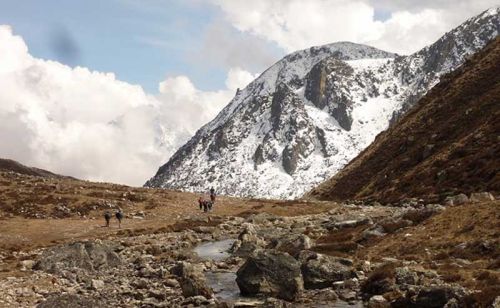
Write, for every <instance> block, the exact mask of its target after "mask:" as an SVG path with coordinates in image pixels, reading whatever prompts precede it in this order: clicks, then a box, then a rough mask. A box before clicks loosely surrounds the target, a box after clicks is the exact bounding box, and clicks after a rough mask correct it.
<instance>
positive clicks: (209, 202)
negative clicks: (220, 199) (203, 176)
mask: <svg viewBox="0 0 500 308" xmlns="http://www.w3.org/2000/svg"><path fill="white" fill-rule="evenodd" d="M212 205H214V203H213V202H212V201H208V200H207V207H208V210H209V211H212Z"/></svg>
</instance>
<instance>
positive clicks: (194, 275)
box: [0, 204, 498, 307]
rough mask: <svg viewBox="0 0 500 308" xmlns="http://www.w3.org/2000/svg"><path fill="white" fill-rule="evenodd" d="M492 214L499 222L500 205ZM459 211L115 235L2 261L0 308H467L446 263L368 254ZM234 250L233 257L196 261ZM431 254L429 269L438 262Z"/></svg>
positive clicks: (337, 210)
mask: <svg viewBox="0 0 500 308" xmlns="http://www.w3.org/2000/svg"><path fill="white" fill-rule="evenodd" d="M485 207H488V208H489V207H493V208H492V209H493V211H495V212H496V213H498V210H496V209H498V204H495V205H485ZM455 209H456V208H455ZM449 210H451V208H450V209H449ZM449 210H445V208H444V207H443V206H440V205H407V206H402V207H384V206H358V205H348V204H346V205H342V206H337V207H333V208H332V209H331V210H329V211H327V212H323V213H320V214H311V215H300V216H294V217H283V216H278V215H274V214H269V213H258V214H252V215H249V216H248V217H246V218H243V217H236V216H218V215H214V214H209V215H205V214H201V215H200V214H197V215H192V216H190V217H186V218H185V219H184V220H183V221H182V223H179V224H178V226H179V228H178V230H164V231H161V230H157V231H156V232H154V233H146V234H139V233H140V232H139V233H138V234H134V233H133V232H130V233H129V234H124V233H122V234H114V235H110V236H108V237H107V238H106V239H102V240H98V239H97V240H85V241H81V240H77V241H73V242H69V243H65V244H60V245H55V246H51V247H47V248H38V249H33V250H30V251H25V252H21V253H16V254H15V255H9V256H5V255H4V256H2V258H1V259H0V260H2V262H7V261H8V260H9V259H12V258H14V259H15V260H16V262H17V269H18V272H16V273H15V275H12V276H7V277H4V278H3V279H1V280H0V306H2V307H32V306H34V305H38V307H61V306H73V307H199V306H206V307H249V306H259V307H261V306H262V307H296V306H300V307H342V306H346V305H348V304H350V305H351V307H352V306H354V307H356V305H357V306H359V307H361V306H362V305H363V303H364V304H365V305H368V306H369V307H389V306H391V305H392V306H394V307H443V306H445V305H447V306H446V307H461V306H460V305H459V304H460V303H465V302H466V301H472V300H473V299H474V297H473V295H474V294H475V292H476V293H477V290H476V291H475V290H474V288H473V287H471V286H469V287H464V286H463V284H462V285H461V284H459V283H453V282H451V283H450V282H449V279H448V278H447V277H443V275H442V273H441V272H440V269H439V267H438V265H437V264H434V269H433V268H432V266H429V263H428V262H426V261H423V260H419V259H416V260H417V261H415V260H410V259H411V258H399V259H398V258H393V257H386V256H378V257H374V256H370V255H369V254H367V253H366V251H367V250H369V249H372V248H373V249H375V248H376V247H378V246H377V245H379V244H380V245H381V243H384V240H386V239H389V238H392V237H396V236H405V235H406V234H410V233H413V232H414V231H415V230H416V229H417V228H422V227H423V226H425V224H426V223H432V222H433V220H437V219H438V218H439V217H441V216H443V215H445V214H446V213H448V212H449ZM230 239H232V240H233V241H234V242H233V243H232V244H231V247H230V249H229V252H228V253H227V255H225V256H222V257H217V254H216V253H215V254H214V252H213V251H212V252H211V254H210V253H208V254H206V253H205V254H203V253H200V254H201V256H200V255H198V254H197V253H196V251H203V250H204V249H205V250H206V249H209V248H210V246H206V245H210V243H213V242H215V241H224V240H230ZM334 239H335V240H334ZM231 242H232V241H231ZM378 243H379V244H378ZM483 244H484V245H487V244H488V242H487V241H485V243H483ZM494 244H495V243H491V242H490V243H489V245H490V246H491V247H490V249H493V250H495V248H494V247H493V246H492V245H494ZM200 245H205V246H200ZM226 245H228V242H226ZM349 245H350V246H352V247H350V246H349ZM464 245H465V246H467V245H468V243H464ZM196 247H205V248H201V249H200V248H199V249H196ZM207 247H208V248H207ZM370 247H372V248H370ZM484 249H487V248H484ZM496 249H497V250H496V252H498V248H496ZM424 254H428V255H429V258H430V255H431V254H432V252H431V251H427V252H426V251H425V249H424ZM484 259H487V258H484ZM453 260H454V262H455V263H457V262H458V263H460V264H462V266H463V267H464V266H465V267H467V264H469V265H470V264H474V266H475V267H476V271H477V270H480V268H479V269H478V266H482V267H483V268H484V270H483V271H482V272H481V273H482V275H483V276H487V277H486V278H485V277H483V279H490V280H494V279H496V278H495V277H497V276H495V274H494V272H495V271H494V268H493V270H491V271H490V270H487V268H488V266H489V267H490V268H491V266H492V265H491V264H485V263H484V260H479V262H478V261H477V260H473V258H470V259H469V260H468V259H460V258H454V259H453ZM481 262H483V263H481ZM434 263H436V262H434ZM481 264H482V265H481ZM431 265H432V263H431ZM448 266H449V264H448ZM493 266H494V264H493ZM496 266H498V265H496ZM10 274H12V272H11V273H10ZM488 275H489V276H488ZM228 277H229V278H228ZM230 277H232V278H233V279H234V280H233V281H231V278H230ZM223 279H226V281H225V282H222V284H221V283H219V285H217V283H218V282H220V281H219V280H223ZM231 283H233V284H232V285H231ZM235 288H237V289H238V290H240V292H241V295H239V294H235V292H234V290H235ZM494 295H495V294H493V295H491V294H490V297H491V296H494ZM245 296H246V297H250V298H251V300H245V299H244V297H245ZM453 305H455V306H453ZM457 305H458V306H457Z"/></svg>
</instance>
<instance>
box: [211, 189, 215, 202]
mask: <svg viewBox="0 0 500 308" xmlns="http://www.w3.org/2000/svg"><path fill="white" fill-rule="evenodd" d="M210 201H212V203H215V189H214V188H213V187H212V188H210Z"/></svg>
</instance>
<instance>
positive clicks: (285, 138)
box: [146, 11, 500, 199]
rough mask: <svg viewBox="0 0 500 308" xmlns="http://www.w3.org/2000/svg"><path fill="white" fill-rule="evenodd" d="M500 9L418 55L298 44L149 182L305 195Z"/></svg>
mask: <svg viewBox="0 0 500 308" xmlns="http://www.w3.org/2000/svg"><path fill="white" fill-rule="evenodd" d="M488 12H489V11H488ZM496 12H497V11H496ZM483 15H484V17H480V16H483ZM498 17H499V15H498V12H497V13H494V14H493V15H491V12H490V13H489V15H487V16H486V14H485V13H482V14H481V15H479V17H476V19H470V20H468V21H466V22H465V23H464V24H462V25H461V26H459V27H457V28H456V29H454V30H452V31H451V32H449V33H447V34H445V35H444V36H443V37H441V38H440V39H439V40H438V41H437V42H435V43H434V44H432V45H430V46H428V47H426V48H424V49H422V50H421V51H419V52H417V53H414V54H412V55H410V56H397V55H396V54H393V53H389V52H386V51H382V50H379V49H377V48H374V47H370V46H366V45H362V44H355V43H351V42H337V43H333V44H328V45H323V46H316V47H311V48H308V49H304V50H299V51H296V52H294V53H291V54H289V55H287V56H285V57H284V58H283V59H281V60H280V61H278V62H277V63H275V64H274V65H273V66H271V67H270V68H269V69H267V70H266V71H265V72H263V73H262V74H261V75H260V76H259V77H258V78H256V79H255V80H254V81H252V82H251V83H250V84H249V85H248V86H247V87H246V88H245V89H243V90H242V91H239V92H238V93H237V95H236V96H235V97H234V98H233V99H232V100H231V102H230V103H229V104H228V105H227V106H226V107H225V108H224V109H223V110H222V111H221V112H220V113H219V115H218V116H217V117H216V118H215V119H214V120H213V121H211V122H210V123H208V124H207V125H205V126H204V127H202V128H201V129H200V130H199V131H198V132H197V133H196V135H195V136H194V137H193V138H192V139H191V140H190V141H189V142H188V143H187V144H186V145H184V146H183V147H182V148H181V149H179V150H178V151H177V153H176V154H174V155H173V156H172V158H171V159H170V160H169V162H167V164H165V165H164V166H162V167H161V168H160V169H159V170H158V172H157V174H156V175H155V176H154V177H153V178H152V179H151V180H149V181H148V182H147V183H146V186H152V187H165V188H175V189H185V190H189V191H205V190H206V187H207V186H215V187H216V188H217V189H218V191H219V192H220V193H223V194H228V195H238V196H249V197H267V198H288V199H289V198H295V197H298V196H301V195H302V194H303V193H304V192H306V191H308V190H310V189H311V188H312V187H314V186H315V185H316V184H319V183H320V182H322V181H323V180H324V179H326V178H329V177H331V176H332V175H334V174H335V173H336V172H337V171H338V170H340V169H341V168H342V167H343V166H345V165H346V164H347V163H348V162H349V161H350V160H351V159H352V158H354V157H355V156H356V155H357V154H359V153H360V152H361V151H362V150H363V149H364V148H366V147H367V146H368V145H369V144H370V143H371V142H372V141H373V140H374V138H375V136H376V135H377V134H379V133H380V132H381V131H383V130H385V129H386V128H387V127H388V126H389V123H391V122H392V123H394V122H396V121H397V119H398V118H399V116H400V115H401V114H403V113H404V112H406V110H408V109H410V108H411V107H412V106H413V105H414V104H415V103H416V101H417V100H418V99H420V98H421V97H422V96H423V95H424V94H425V93H426V92H427V91H428V90H429V89H431V88H432V87H433V86H434V85H435V84H436V83H437V82H438V81H439V79H440V76H442V75H443V74H445V73H447V72H449V71H450V70H452V69H455V68H457V67H458V66H460V65H461V64H462V63H463V62H464V61H465V60H466V59H467V57H468V56H470V55H471V54H473V53H474V52H476V51H477V50H479V49H481V48H482V47H483V46H484V45H486V43H487V42H489V41H490V40H492V39H493V38H495V37H496V36H497V35H498V29H499V27H500V21H499V18H498ZM477 18H481V21H480V22H479V21H478V22H474V20H478V19H477Z"/></svg>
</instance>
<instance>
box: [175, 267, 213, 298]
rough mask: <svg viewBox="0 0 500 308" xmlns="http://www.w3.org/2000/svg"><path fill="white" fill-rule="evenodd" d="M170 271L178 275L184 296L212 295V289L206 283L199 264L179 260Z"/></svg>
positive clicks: (208, 296) (207, 296)
mask: <svg viewBox="0 0 500 308" xmlns="http://www.w3.org/2000/svg"><path fill="white" fill-rule="evenodd" d="M171 273H172V274H174V275H176V276H178V277H179V283H180V286H181V289H182V294H183V295H184V296H185V297H190V296H197V295H202V296H204V297H206V298H211V297H212V296H213V290H212V289H211V288H210V287H209V286H208V285H207V281H206V279H205V275H204V274H203V270H202V268H201V267H200V266H195V265H193V264H191V263H188V262H184V261H180V262H178V263H177V264H176V265H175V266H174V267H173V268H172V269H171Z"/></svg>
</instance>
